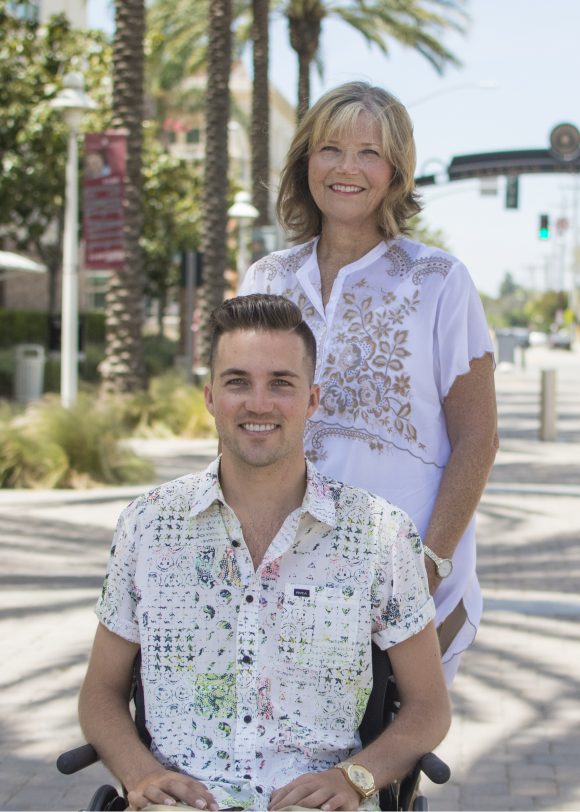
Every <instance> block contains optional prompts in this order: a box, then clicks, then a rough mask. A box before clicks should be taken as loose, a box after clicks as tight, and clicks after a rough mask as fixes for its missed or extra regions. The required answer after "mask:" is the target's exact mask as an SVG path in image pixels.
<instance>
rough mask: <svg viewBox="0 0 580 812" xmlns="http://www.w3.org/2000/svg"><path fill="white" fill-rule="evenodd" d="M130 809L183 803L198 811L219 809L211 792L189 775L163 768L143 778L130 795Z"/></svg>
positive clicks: (128, 796)
mask: <svg viewBox="0 0 580 812" xmlns="http://www.w3.org/2000/svg"><path fill="white" fill-rule="evenodd" d="M127 800H128V801H129V807H130V809H143V808H144V807H146V806H148V805H149V804H163V805H165V806H175V805H176V804H177V802H178V801H182V802H183V803H184V804H187V805H188V806H194V807H196V808H197V809H211V810H217V809H219V805H218V804H217V802H216V799H215V798H214V797H213V795H212V794H211V792H210V791H209V790H208V788H207V787H206V786H205V784H202V783H201V781H196V780H195V779H194V778H190V777H189V776H188V775H182V774H181V773H176V772H173V771H171V770H164V769H163V768H161V769H160V770H158V771H155V772H153V773H149V774H148V775H146V776H145V777H144V778H142V779H141V780H140V781H139V782H138V783H137V784H136V785H135V786H134V787H133V788H132V789H131V790H130V791H129V793H128V795H127Z"/></svg>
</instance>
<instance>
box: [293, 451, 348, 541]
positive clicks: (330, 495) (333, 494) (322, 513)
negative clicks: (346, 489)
mask: <svg viewBox="0 0 580 812" xmlns="http://www.w3.org/2000/svg"><path fill="white" fill-rule="evenodd" d="M340 490H341V485H340V483H338V482H335V481H334V480H331V479H327V478H326V477H325V476H323V475H322V474H321V473H320V472H319V471H317V470H316V468H315V467H314V465H312V463H311V462H310V461H309V460H306V493H305V494H304V500H303V502H302V512H306V511H308V513H310V515H311V516H314V518H315V519H318V521H320V522H324V524H328V525H330V526H331V527H336V524H337V518H336V502H337V500H338V496H339V494H340Z"/></svg>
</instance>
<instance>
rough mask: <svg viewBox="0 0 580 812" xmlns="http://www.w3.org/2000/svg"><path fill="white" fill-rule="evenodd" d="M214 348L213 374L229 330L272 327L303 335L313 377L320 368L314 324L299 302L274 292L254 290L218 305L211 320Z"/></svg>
mask: <svg viewBox="0 0 580 812" xmlns="http://www.w3.org/2000/svg"><path fill="white" fill-rule="evenodd" d="M209 328H210V350H209V363H210V369H211V371H212V375H213V364H214V359H215V355H216V352H217V346H218V342H219V340H220V338H221V336H223V335H224V334H225V333H233V332H234V331H235V330H264V331H265V332H266V331H268V330H273V331H280V332H288V333H296V335H297V336H299V337H300V338H301V339H302V343H303V344H304V349H305V353H306V358H307V360H308V363H309V364H310V366H311V373H312V378H314V370H315V369H316V339H315V338H314V335H313V333H312V330H311V329H310V327H309V326H308V325H307V324H306V322H305V321H304V319H303V318H302V312H301V310H300V308H299V307H298V305H295V304H294V302H291V301H290V300H289V299H286V298H285V297H284V296H276V295H274V294H271V293H251V294H250V295H249V296H236V297H235V298H234V299H226V301H225V302H224V303H223V304H222V305H220V306H219V307H216V309H215V310H214V311H213V312H212V314H211V316H210V321H209Z"/></svg>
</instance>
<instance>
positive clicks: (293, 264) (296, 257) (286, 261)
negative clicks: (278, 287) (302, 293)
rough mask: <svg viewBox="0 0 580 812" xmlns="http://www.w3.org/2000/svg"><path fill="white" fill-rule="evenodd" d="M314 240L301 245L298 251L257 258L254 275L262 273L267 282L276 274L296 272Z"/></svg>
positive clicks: (309, 253) (309, 251) (309, 252)
mask: <svg viewBox="0 0 580 812" xmlns="http://www.w3.org/2000/svg"><path fill="white" fill-rule="evenodd" d="M313 247H314V241H313V240H311V241H310V242H308V243H306V245H303V246H302V248H300V250H299V251H296V253H292V254H289V255H286V256H284V255H282V254H278V253H274V254H268V256H266V257H262V259H259V260H258V261H257V262H256V264H255V266H254V275H257V274H263V275H264V278H265V279H266V280H267V281H268V282H272V280H273V279H275V277H276V276H278V274H287V273H296V272H297V271H298V270H299V269H300V268H301V267H302V265H303V264H304V261H305V259H306V258H307V257H309V256H310V255H311V254H312V249H313Z"/></svg>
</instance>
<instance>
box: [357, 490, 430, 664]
mask: <svg viewBox="0 0 580 812" xmlns="http://www.w3.org/2000/svg"><path fill="white" fill-rule="evenodd" d="M380 534H381V537H380V539H379V555H378V557H377V565H376V571H375V576H374V582H373V585H372V587H371V595H372V607H373V617H372V640H373V642H375V643H376V644H377V645H378V646H379V648H381V649H383V650H385V649H388V648H390V647H391V646H394V645H396V644H397V643H401V642H402V641H403V640H407V639H408V638H409V637H412V636H413V635H415V634H418V632H420V631H421V630H422V629H424V628H425V626H426V625H427V624H428V623H429V621H431V620H433V618H434V617H435V604H434V603H433V598H432V597H431V595H430V594H429V585H428V582H427V573H426V571H425V562H424V559H423V545H422V543H421V539H420V537H419V534H418V532H417V529H416V527H415V525H414V524H413V522H412V521H411V519H410V518H409V517H408V516H407V514H405V513H403V512H402V511H401V510H399V509H398V508H394V507H393V506H391V505H387V506H386V507H385V515H384V516H383V521H382V523H381V527H380Z"/></svg>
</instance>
